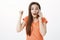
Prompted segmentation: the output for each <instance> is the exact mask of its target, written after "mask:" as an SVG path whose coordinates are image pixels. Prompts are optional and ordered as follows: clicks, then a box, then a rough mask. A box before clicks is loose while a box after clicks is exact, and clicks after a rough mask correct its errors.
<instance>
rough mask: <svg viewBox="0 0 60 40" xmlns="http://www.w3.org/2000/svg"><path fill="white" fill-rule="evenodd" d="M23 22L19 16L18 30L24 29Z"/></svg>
mask: <svg viewBox="0 0 60 40" xmlns="http://www.w3.org/2000/svg"><path fill="white" fill-rule="evenodd" d="M21 26H22V23H21V16H20V18H19V21H18V24H17V32H20V31H21V30H22V27H21Z"/></svg>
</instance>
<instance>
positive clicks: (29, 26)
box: [26, 2, 41, 36]
mask: <svg viewBox="0 0 60 40" xmlns="http://www.w3.org/2000/svg"><path fill="white" fill-rule="evenodd" d="M34 4H36V5H38V7H39V9H40V10H41V7H40V4H39V3H37V2H32V3H31V4H30V5H29V8H28V11H29V12H28V13H29V14H28V23H27V27H26V33H27V35H29V36H30V35H31V24H32V22H33V16H32V14H31V6H32V5H34ZM38 16H39V15H38Z"/></svg>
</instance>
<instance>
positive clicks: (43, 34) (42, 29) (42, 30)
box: [40, 23, 47, 36]
mask: <svg viewBox="0 0 60 40" xmlns="http://www.w3.org/2000/svg"><path fill="white" fill-rule="evenodd" d="M41 25H42V26H40V32H41V34H42V36H45V34H46V32H47V30H46V24H45V23H44V24H41Z"/></svg>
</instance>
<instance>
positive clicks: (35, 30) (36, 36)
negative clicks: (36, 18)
mask: <svg viewBox="0 0 60 40" xmlns="http://www.w3.org/2000/svg"><path fill="white" fill-rule="evenodd" d="M23 20H24V21H25V22H26V23H27V20H28V16H26V17H25V18H23ZM42 22H43V23H44V22H45V23H47V20H46V19H45V18H44V17H42ZM31 27H32V29H31V36H28V35H27V34H26V40H43V37H42V35H41V34H40V29H39V22H32V25H31Z"/></svg>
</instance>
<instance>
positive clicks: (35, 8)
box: [16, 4, 46, 36]
mask: <svg viewBox="0 0 60 40" xmlns="http://www.w3.org/2000/svg"><path fill="white" fill-rule="evenodd" d="M31 14H32V16H33V22H37V21H39V23H40V22H41V25H42V26H43V27H42V26H41V27H40V33H41V34H42V36H45V34H46V23H43V24H42V21H40V20H41V18H42V13H41V11H40V9H39V7H38V5H36V4H33V5H32V6H31ZM34 14H35V15H34ZM22 15H23V11H20V20H19V23H18V26H17V28H16V29H17V32H21V31H22V30H23V28H24V26H25V25H26V23H25V22H24V21H23V22H22V23H21V18H22ZM37 15H39V16H40V17H39V18H37Z"/></svg>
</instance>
